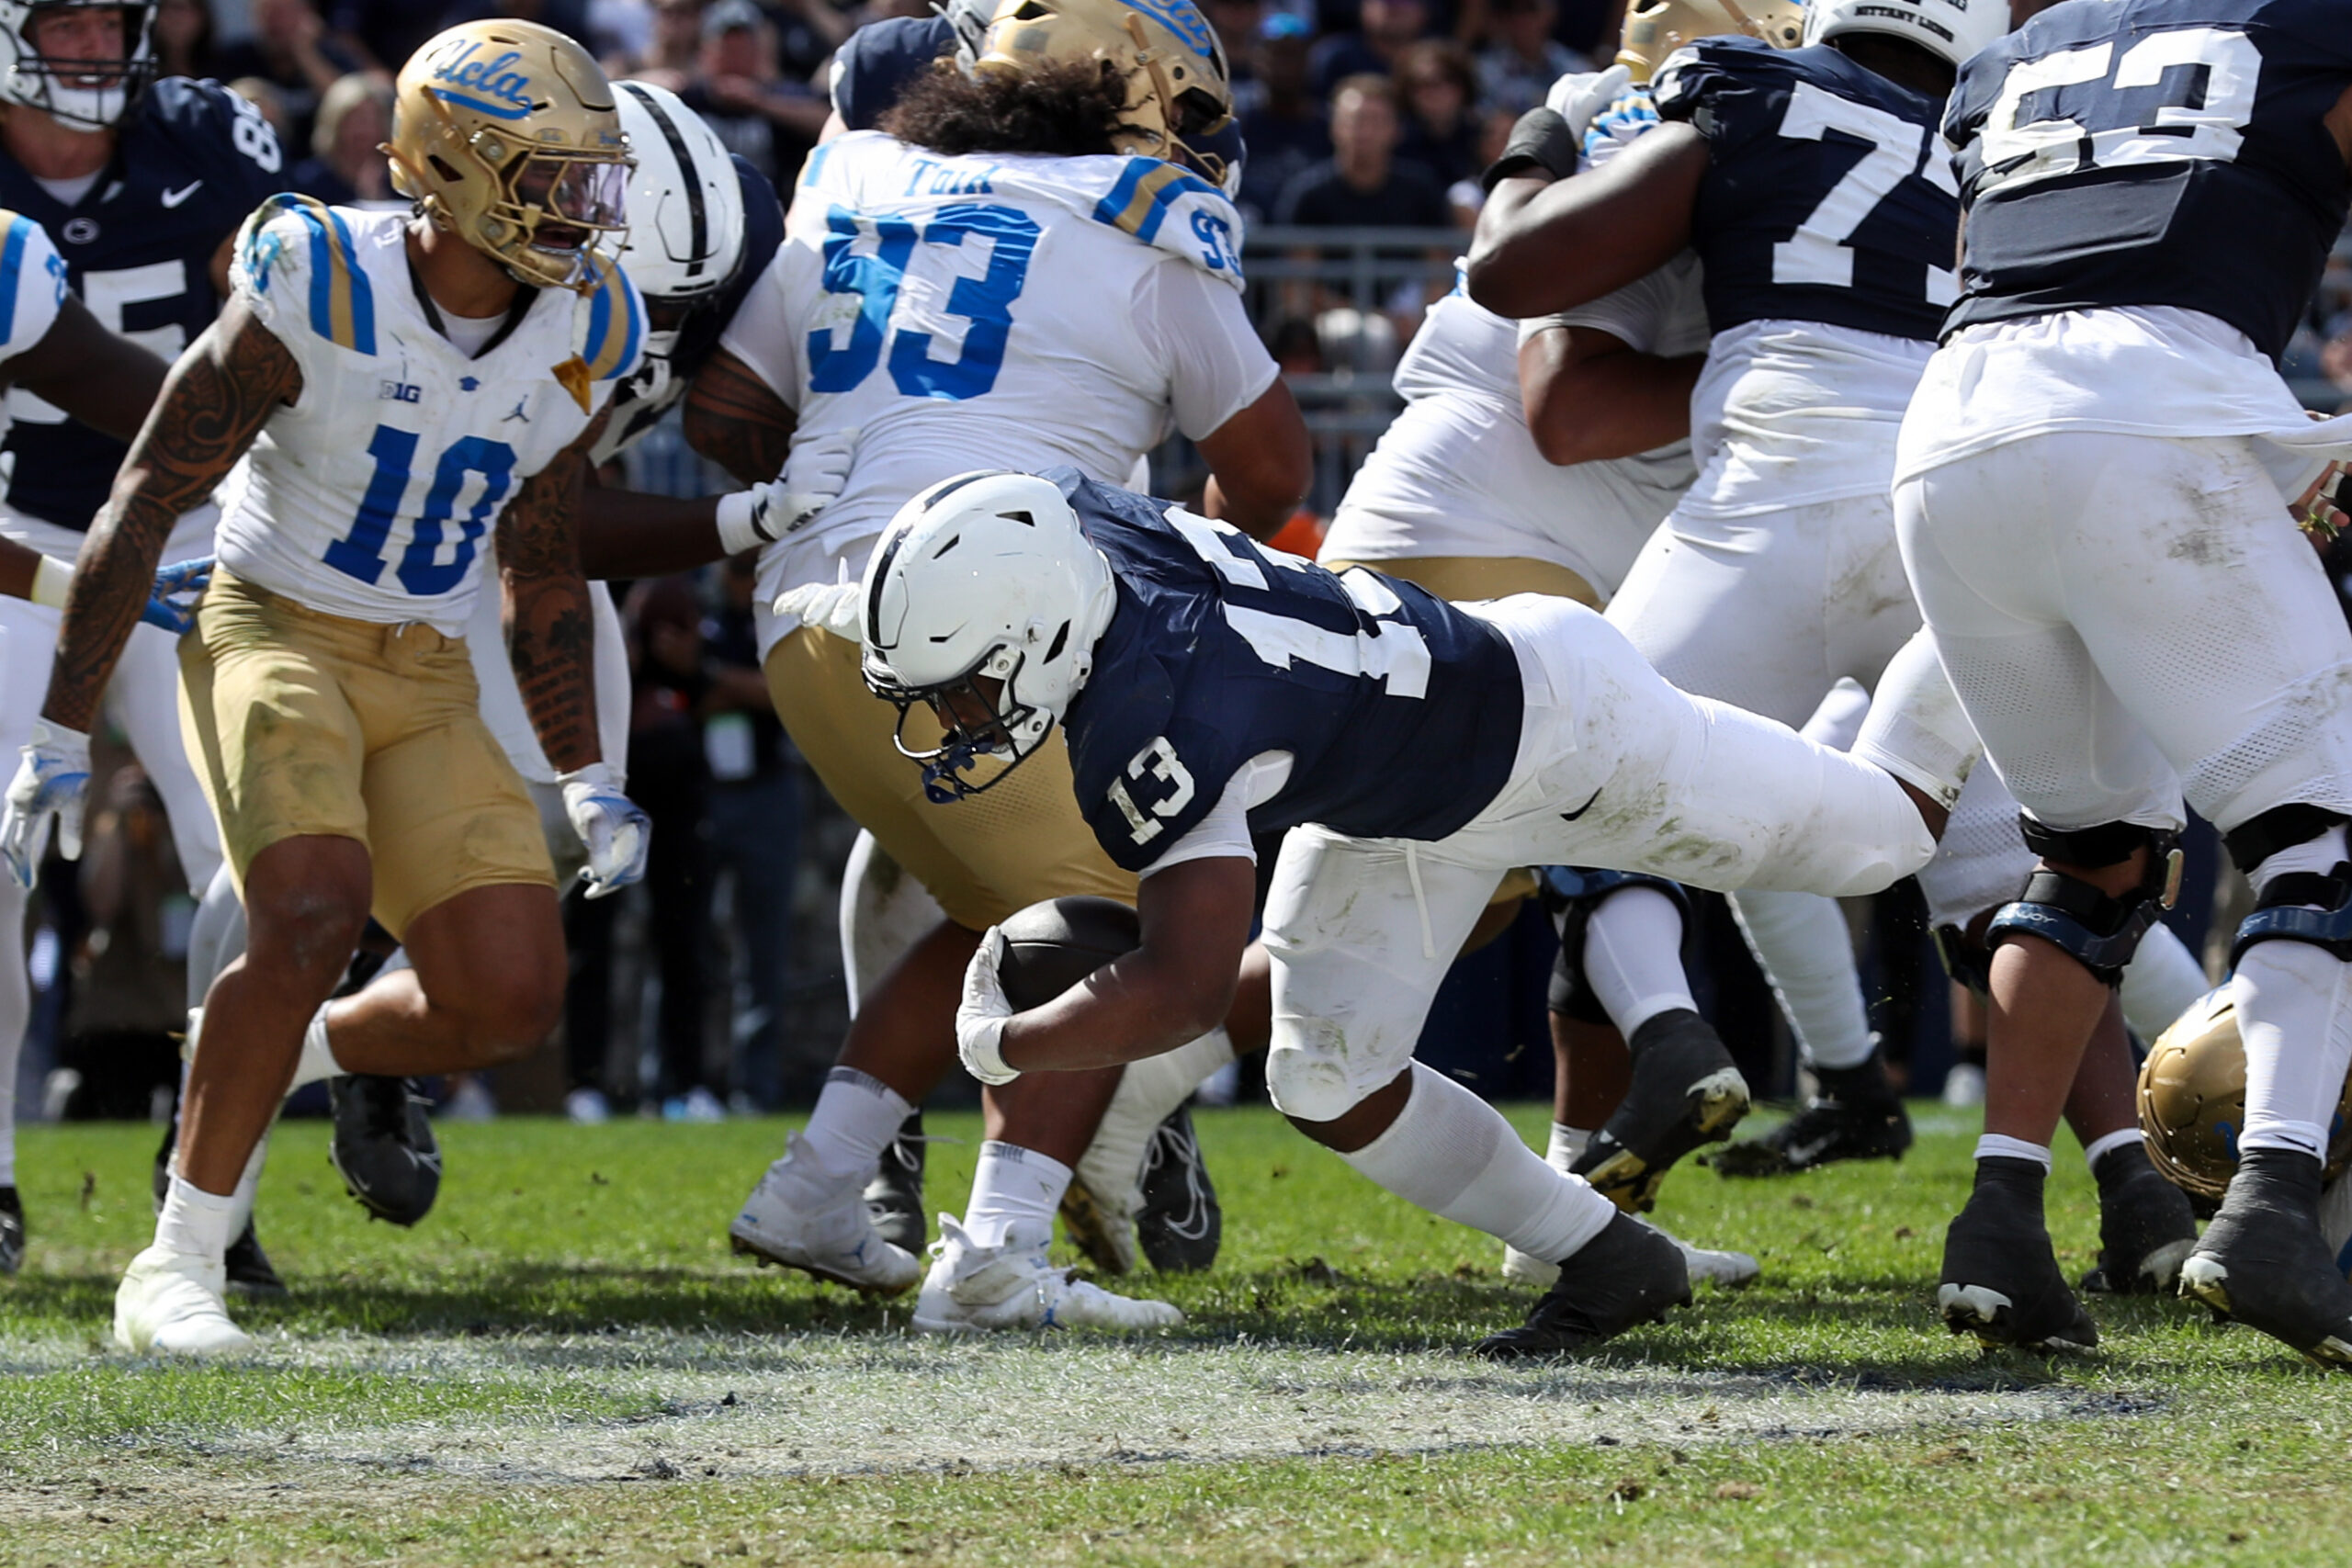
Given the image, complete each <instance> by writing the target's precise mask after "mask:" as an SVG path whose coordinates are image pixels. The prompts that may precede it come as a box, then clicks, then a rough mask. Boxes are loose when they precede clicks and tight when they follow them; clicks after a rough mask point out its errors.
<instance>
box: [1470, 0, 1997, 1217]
mask: <svg viewBox="0 0 2352 1568" xmlns="http://www.w3.org/2000/svg"><path fill="white" fill-rule="evenodd" d="M2005 28H2007V17H2006V14H2005V13H2004V12H2003V11H2002V10H2001V8H1999V7H1997V6H1973V7H1972V6H1964V5H1960V4H1951V3H1950V0H1925V3H1924V4H1923V5H1922V6H1918V7H1917V8H1916V9H1915V8H1912V7H1902V8H1894V7H1888V6H1877V5H1870V4H1860V3H1857V0H1823V3H1822V4H1817V5H1815V6H1812V7H1811V8H1810V9H1808V11H1807V12H1806V14H1805V30H1804V44H1805V45H1806V47H1804V48H1802V49H1799V50H1795V51H1773V50H1772V49H1770V47H1769V45H1768V44H1767V43H1766V42H1764V41H1763V40H1761V39H1747V38H1713V39H1699V40H1697V41H1695V42H1693V43H1691V44H1690V45H1688V46H1687V47H1685V48H1684V49H1682V50H1679V51H1677V52H1675V53H1674V54H1672V55H1671V56H1669V57H1668V59H1667V61H1666V62H1665V64H1664V66H1663V67H1662V68H1661V69H1660V71H1659V73H1658V74H1657V78H1656V80H1655V81H1654V82H1653V83H1652V84H1651V95H1650V96H1651V98H1652V100H1653V102H1654V104H1655V107H1656V112H1657V116H1658V117H1659V118H1660V119H1661V120H1662V121H1663V122H1664V123H1663V124H1661V125H1659V126H1658V127H1657V128H1655V129H1653V130H1650V131H1649V133H1648V134H1646V135H1643V136H1641V137H1640V138H1639V139H1638V140H1637V141H1634V144H1633V145H1632V146H1631V147H1630V148H1629V149H1628V150H1627V151H1626V152H1625V153H1624V154H1623V156H1621V157H1619V158H1618V159H1616V160H1615V161H1614V162H1613V163H1611V164H1609V165H1608V166H1607V167H1605V168H1603V169H1601V170H1599V171H1596V172H1595V173H1593V174H1591V175H1587V176H1584V177H1581V178H1577V179H1570V180H1565V181H1560V182H1558V183H1556V184H1552V183H1546V180H1545V178H1544V176H1545V175H1546V174H1547V173H1548V172H1549V171H1548V170H1546V169H1542V168H1539V169H1537V170H1535V171H1533V172H1532V174H1531V175H1529V176H1527V177H1523V178H1521V179H1519V180H1514V181H1510V182H1506V184H1505V185H1504V186H1503V187H1502V188H1501V190H1500V191H1499V192H1498V199H1497V200H1496V201H1495V202H1494V203H1492V204H1490V206H1489V209H1488V210H1487V213H1484V214H1482V215H1481V219H1480V225H1479V231H1480V240H1479V243H1478V246H1477V248H1476V250H1475V251H1474V253H1473V257H1472V263H1471V274H1470V276H1471V288H1472V292H1473V294H1474V295H1475V296H1476V297H1478V298H1480V299H1484V300H1486V301H1487V302H1489V303H1491V304H1494V305H1495V306H1497V307H1498V308H1499V309H1502V310H1506V311H1508V312H1510V313H1512V314H1517V315H1521V316H1528V315H1533V314H1536V313H1538V312H1539V311H1541V310H1549V309H1557V308H1560V307H1561V306H1564V305H1568V304H1574V303H1577V302H1578V301H1580V300H1581V299H1585V298H1587V297H1589V295H1591V294H1592V293H1594V292H1595V291H1597V290H1599V289H1601V288H1608V287H1613V286H1614V285H1615V284H1616V283H1617V282H1618V281H1619V280H1620V275H1622V274H1625V273H1629V272H1632V271H1633V270H1634V268H1635V267H1637V266H1644V265H1651V264H1655V263H1656V262H1657V261H1660V260H1663V259H1665V258H1667V257H1669V256H1671V255H1673V254H1676V253H1677V252H1679V251H1680V250H1681V249H1682V248H1683V247H1684V246H1686V245H1688V246H1690V247H1692V248H1694V249H1695V250H1696V251H1697V253H1698V254H1699V256H1700V257H1701V259H1702V261H1703V263H1704V266H1705V276H1706V281H1705V290H1704V292H1705V298H1706V303H1707V312H1708V317H1709V320H1710V322H1711V324H1712V326H1713V331H1714V333H1715V337H1714V340H1713V344H1712V345H1711V346H1710V348H1709V352H1708V358H1707V363H1706V368H1705V370H1704V372H1703V373H1702V375H1701V376H1700V378H1699V380H1698V383H1697V385H1696V387H1695V389H1694V392H1693V407H1692V426H1693V434H1694V439H1695V441H1696V444H1697V446H1698V448H1699V454H1700V462H1699V468H1700V472H1699V478H1698V480H1697V482H1696V483H1695V484H1694V485H1693V487H1692V489H1691V492H1690V494H1688V495H1687V496H1685V497H1684V498H1683V500H1682V502H1681V504H1680V505H1679V506H1678V507H1677V508H1676V511H1675V514H1674V516H1673V517H1672V518H1671V519H1669V521H1668V525H1667V526H1666V527H1665V528H1664V529H1661V530H1660V531H1659V533H1658V535H1657V536H1656V537H1655V538H1654V539H1653V540H1652V541H1651V542H1650V544H1649V545H1648V547H1646V548H1645V552H1644V554H1643V557H1642V558H1641V559H1640V560H1639V561H1637V562H1635V564H1634V569H1633V570H1632V572H1631V573H1630V574H1629V575H1628V577H1627V579H1626V582H1625V585H1624V587H1623V590H1621V592H1619V594H1618V596H1617V597H1616V598H1615V599H1614V600H1612V601H1611V606H1610V612H1609V613H1610V615H1611V619H1613V620H1615V621H1617V622H1618V623H1619V624H1620V625H1622V626H1624V627H1625V628H1626V633H1627V635H1628V636H1629V637H1632V638H1633V639H1634V646H1635V647H1637V648H1639V649H1642V651H1643V653H1644V654H1645V655H1646V656H1647V657H1648V658H1649V659H1650V660H1651V661H1652V662H1653V663H1654V664H1656V665H1657V667H1658V669H1659V671H1660V672H1662V673H1663V674H1665V675H1666V676H1667V678H1668V680H1670V681H1673V682H1675V683H1676V684H1677V685H1679V686H1681V687H1683V688H1685V689H1686V690H1690V691H1693V692H1700V693H1704V694H1707V695H1710V696H1713V697H1718V698H1721V699H1723V700H1725V701H1728V702H1735V703H1737V704H1739V705H1741V706H1743V707H1746V708H1747V709H1749V710H1750V711H1753V712H1757V713H1762V714H1766V715H1769V716H1772V717H1775V718H1779V719H1781V720H1782V721H1783V722H1785V723H1789V724H1801V723H1803V722H1804V720H1805V718H1806V717H1807V716H1809V715H1810V714H1812V713H1813V712H1814V710H1815V708H1816V707H1817V706H1819V705H1820V703H1821V701H1822V699H1823V698H1824V696H1826V694H1827V693H1828V690H1829V688H1830V686H1831V685H1833V684H1834V683H1835V682H1837V681H1838V678H1839V677H1841V676H1849V677H1851V678H1853V679H1855V680H1858V681H1860V682H1861V683H1862V684H1863V685H1864V686H1866V687H1867V686H1869V685H1871V683H1873V682H1875V681H1876V680H1877V678H1878V675H1879V672H1880V671H1881V670H1882V669H1883V667H1884V666H1885V663H1886V661H1887V660H1888V659H1889V658H1891V657H1892V656H1893V654H1894V651H1895V649H1897V648H1899V647H1900V646H1901V645H1902V644H1903V642H1904V640H1905V638H1907V637H1909V636H1910V634H1911V633H1912V631H1913V630H1914V629H1916V627H1917V625H1918V614H1917V608H1916V607H1915V606H1914V605H1913V604H1911V603H1910V602H1909V596H1908V594H1907V593H1906V592H1905V588H1904V583H1903V577H1902V569H1901V562H1900V560H1899V559H1898V558H1897V556H1896V552H1895V549H1894V530H1893V525H1892V521H1891V515H1890V503H1889V501H1888V498H1887V481H1888V475H1889V473H1890V471H1891V468H1892V464H1893V459H1894V433H1895V430H1896V428H1897V423H1898V422H1899V421H1900V419H1901V417H1902V412H1903V409H1904V406H1905V402H1906V401H1907V400H1908V399H1909V396H1910V390H1911V388H1912V387H1913V386H1914V385H1915V384H1916V382H1917V378H1918V373H1919V367H1920V366H1921V365H1922V364H1923V363H1924V362H1925V360H1926V357H1927V354H1928V349H1929V347H1930V346H1931V344H1932V339H1933V336H1934V333H1935V330H1936V326H1937V324H1938V322H1939V321H1940V319H1941V316H1942V307H1943V306H1944V305H1945V304H1946V303H1948V302H1949V301H1950V300H1951V297H1952V292H1953V283H1952V276H1951V266H1950V264H1951V248H1952V235H1953V232H1954V231H1955V230H1956V228H1957V226H1958V208H1957V202H1956V200H1955V198H1954V197H1953V195H1952V191H1951V179H1950V177H1949V175H1948V172H1947V171H1945V169H1944V168H1943V165H1942V163H1941V160H1940V159H1939V158H1938V157H1935V156H1932V155H1931V153H1932V149H1931V148H1930V146H1929V143H1930V141H1932V134H1931V132H1932V128H1933V126H1934V124H1935V123H1936V118H1937V115H1938V113H1939V108H1940V106H1941V104H1942V100H1943V95H1944V93H1945V91H1946V90H1947V89H1948V88H1949V86H1950V85H1951V75H1952V71H1953V68H1954V67H1955V66H1956V65H1957V64H1958V63H1959V62H1961V61H1962V60H1964V59H1966V58H1967V57H1968V56H1969V55H1970V54H1972V53H1973V52H1974V51H1976V50H1977V49H1978V48H1979V47H1981V46H1982V45H1983V44H1984V43H1985V42H1986V41H1988V40H1989V39H1992V38H1994V37H1996V36H1998V34H1999V33H2000V32H2001V31H2003V30H2004V29H2005ZM1636 211H1638V213H1639V214H1641V217H1640V220H1638V221H1636V222H1634V223H1633V224H1632V225H1631V226H1630V227H1628V226H1625V225H1623V223H1621V221H1620V220H1622V219H1624V218H1625V217H1627V215H1629V214H1631V213H1634V212H1636ZM1604 213H1607V214H1610V216H1608V217H1603V216H1602V214H1604ZM1569 256H1578V257H1586V256H1589V258H1590V259H1589V261H1586V262H1584V263H1582V264H1581V265H1576V266H1573V267H1564V266H1562V265H1560V263H1561V262H1562V260H1563V258H1566V257H1569ZM1547 275H1548V276H1547ZM1733 903H1734V907H1735V908H1736V909H1737V910H1738V912H1739V914H1740V918H1741V921H1742V924H1743V926H1744V927H1745V929H1746V930H1747V933H1748V936H1749V940H1750V941H1751V942H1753V943H1754V944H1755V946H1756V947H1757V949H1758V953H1759V954H1760V955H1761V956H1762V957H1763V959H1764V960H1765V963H1766V966H1767V968H1768V969H1769V970H1770V973H1771V975H1772V976H1773V978H1774V981H1775V983H1776V987H1777V988H1778V990H1779V991H1780V994H1781V998H1782V999H1783V1001H1784V1002H1785V1003H1786V1004H1787V1006H1788V1008H1789V1010H1790V1013H1791V1016H1792V1021H1793V1022H1794V1024H1795V1025H1796V1032H1797V1033H1798V1036H1799V1039H1800V1041H1801V1042H1802V1043H1803V1044H1804V1047H1805V1049H1806V1053H1807V1055H1808V1057H1809V1059H1810V1061H1811V1065H1812V1066H1813V1068H1814V1071H1815V1077H1817V1078H1818V1079H1819V1080H1820V1083H1821V1086H1822V1094H1821V1096H1820V1098H1819V1100H1817V1101H1816V1102H1815V1104H1813V1105H1810V1106H1808V1107H1807V1108H1806V1109H1805V1110H1804V1111H1803V1112H1801V1113H1800V1114H1799V1115H1798V1116H1796V1117H1795V1118H1792V1120H1791V1121H1790V1122H1788V1123H1786V1124H1784V1125H1783V1126H1781V1128H1778V1129H1776V1130H1775V1131H1774V1132H1773V1133H1772V1134H1769V1135H1768V1136H1767V1137H1766V1138H1765V1139H1764V1140H1762V1141H1760V1142H1759V1143H1758V1144H1753V1145H1737V1146H1736V1147H1735V1148H1734V1149H1732V1150H1730V1151H1726V1152H1725V1154H1724V1155H1722V1156H1718V1157H1717V1165H1718V1168H1722V1169H1724V1170H1727V1171H1729V1170H1746V1169H1755V1170H1762V1169H1789V1168H1796V1167H1798V1166H1799V1165H1801V1164H1818V1163H1822V1162H1824V1161H1826V1160H1829V1159H1838V1158H1858V1157H1866V1156H1887V1155H1894V1154H1899V1153H1901V1151H1902V1150H1903V1148H1904V1147H1905V1146H1907V1145H1908V1144H1909V1142H1910V1125H1909V1122H1908V1120H1907V1118H1906V1117H1905V1114H1904V1111H1903V1108H1902V1104H1901V1101H1900V1100H1897V1099H1896V1098H1895V1095H1894V1089H1893V1088H1892V1086H1891V1085H1890V1084H1889V1082H1888V1080H1887V1077H1886V1074H1885V1071H1884V1067H1883V1064H1882V1063H1881V1062H1880V1060H1879V1059H1878V1057H1877V1055H1876V1054H1875V1051H1874V1047H1873V1043H1872V1041H1871V1035H1870V1032H1869V1029H1868V1027H1867V1024H1866V1021H1865V1020H1864V1017H1863V1012H1862V1006H1861V996H1860V987H1859V984H1858V982H1857V980H1856V977H1855V974H1854V964H1853V955H1852V948H1851V944H1850V942H1849V938H1848V935H1847V932H1846V928H1845V924H1844V920H1843V919H1842V917H1840V916H1839V914H1838V910H1837V909H1836V908H1835V907H1834V906H1833V905H1831V904H1830V903H1828V902H1827V901H1826V900H1823V899H1819V898H1814V897H1809V896H1807V895H1804V894H1803V893H1786V892H1777V893H1776V892H1763V891H1749V892H1743V893H1740V894H1737V895H1736V896H1735V897H1734V899H1733ZM1638 1071H1639V1064H1638V1062H1637V1063H1636V1072H1637V1074H1638ZM1798 1151H1801V1152H1802V1153H1803V1155H1804V1158H1803V1159H1802V1160H1799V1159H1796V1158H1792V1157H1791V1156H1792V1153H1794V1152H1798ZM1743 1156H1746V1157H1745V1158H1743Z"/></svg>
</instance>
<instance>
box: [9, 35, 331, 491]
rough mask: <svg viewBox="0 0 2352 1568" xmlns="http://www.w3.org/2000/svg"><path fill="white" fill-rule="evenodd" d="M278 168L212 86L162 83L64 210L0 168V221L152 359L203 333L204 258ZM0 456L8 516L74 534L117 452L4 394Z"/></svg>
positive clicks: (247, 113) (272, 145) (281, 183)
mask: <svg viewBox="0 0 2352 1568" xmlns="http://www.w3.org/2000/svg"><path fill="white" fill-rule="evenodd" d="M284 161H285V154H284V152H282V151H281V150H280V149H279V147H278V145H277V133H276V132H275V131H273V130H270V128H269V122H268V121H267V120H266V119H264V118H261V114H260V112H259V111H258V110H256V109H255V108H254V107H253V106H252V105H250V104H248V103H246V102H245V100H244V99H243V98H241V97H238V96H236V95H235V94H233V93H232V92H230V91H229V89H227V88H226V87H223V86H222V85H220V83H218V82H198V81H191V80H189V79H188V78H187V77H184V76H167V77H165V78H164V80H162V81H160V82H157V83H156V84H155V85H153V86H152V87H150V88H148V89H147V91H146V93H145V94H143V95H142V96H141V98H140V100H139V103H138V105H137V107H135V108H133V109H132V111H131V113H130V118H128V119H127V120H126V121H125V122H124V123H123V126H122V130H121V137H120V141H119V145H118V146H117V148H116V152H115V156H114V161H113V162H112V163H110V164H107V167H106V169H105V170H104V172H102V173H101V174H100V175H98V179H97V183H96V185H94V186H91V187H90V189H89V190H88V191H87V192H86V193H85V195H84V196H83V197H82V199H81V200H79V201H77V202H75V203H74V205H72V206H70V207H69V206H67V205H66V204H65V203H63V202H62V201H59V200H58V199H57V198H56V197H53V196H51V195H50V194H49V192H47V191H46V190H43V189H42V188H41V186H40V182H39V181H37V180H35V179H34V178H33V177H32V175H28V174H27V173H26V172H25V170H24V169H23V167H22V166H21V165H19V164H17V161H16V160H15V159H13V158H10V157H7V156H6V155H5V154H0V207H6V208H11V209H15V210H16V211H18V212H21V213H23V214H24V215H25V216H26V217H28V218H31V219H35V220H38V221H39V222H40V224H41V226H42V227H43V228H45V229H47V230H48V231H49V233H50V237H51V239H53V240H55V241H56V242H57V250H58V254H60V255H62V257H64V259H65V271H66V279H67V282H68V283H69V284H70V285H71V287H72V288H73V290H74V293H76V294H78V295H80V296H81V297H82V303H83V304H85V305H86V306H88V307H89V310H90V314H91V315H93V316H95V317H96V318H97V320H98V324H99V325H101V326H103V327H106V328H107V329H108V330H109V331H112V332H119V333H122V334H123V335H124V336H125V337H128V338H130V339H131V340H132V341H133V342H135V343H139V344H144V345H146V346H147V347H148V348H150V349H153V351H154V352H155V353H156V354H158V355H162V356H163V357H164V358H165V359H167V360H168V359H175V358H177V357H178V356H179V352H180V350H181V349H183V348H185V347H187V344H189V343H190V342H191V341H193V340H194V339H195V338H196V336H197V335H198V333H201V332H203V331H204V329H205V328H206V327H208V326H209V325H211V323H212V318H213V317H214V316H216V315H218V314H220V296H219V295H217V294H215V293H214V292H213V290H212V258H213V255H214V254H216V253H217V252H218V251H219V250H220V245H221V242H223V241H225V240H227V239H228V238H229V237H230V236H231V235H232V234H234V233H235V232H236V231H237V227H238V225H239V224H241V223H243V221H244V220H245V217H246V215H247V214H248V213H250V212H252V211H253V209H254V208H256V207H259V206H260V205H261V204H262V203H263V202H264V201H265V200H266V199H268V198H269V197H271V196H273V195H275V194H277V192H278V191H280V190H283V189H284V188H285V186H286V182H285V180H284V178H283V176H282V174H281V168H282V165H283V164H284ZM8 412H10V413H11V414H12V415H14V416H15V423H14V424H13V425H12V427H11V428H10V430H9V432H8V438H7V441H6V446H5V450H6V453H7V460H8V462H9V464H10V468H9V471H8V481H7V484H8V489H7V500H8V505H9V507H10V509H11V510H13V511H16V512H18V513H23V514H25V515H27V516H31V517H38V518H40V519H42V520H43V521H44V522H49V523H54V524H56V525H58V526H60V527H62V528H72V529H75V530H77V531H78V530H83V529H86V528H88V527H89V525H90V519H91V518H92V517H94V516H96V514H97V511H98V508H99V507H100V506H101V505H103V504H104V503H105V502H106V498H107V490H108V489H109V488H110V487H111V486H112V485H113V483H114V476H115V470H116V469H117V468H120V467H121V466H122V456H123V452H124V450H125V449H124V447H123V445H122V444H121V443H120V442H119V441H115V440H112V439H110V438H109V437H107V436H104V435H101V434H98V433H97V432H96V431H95V430H91V429H89V428H87V427H86V426H84V425H80V424H75V423H70V422H68V421H67V420H66V419H65V416H64V415H63V414H62V412H59V411H58V410H56V409H55V408H52V407H51V406H50V405H49V404H48V403H45V402H43V401H41V400H40V399H38V398H36V397H34V396H33V395H32V394H30V393H29V392H24V391H11V392H10V393H9V394H8Z"/></svg>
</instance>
